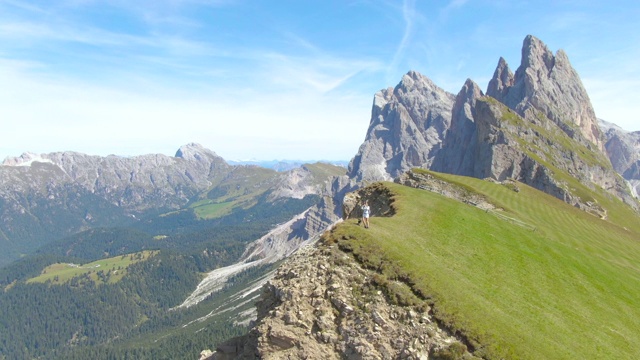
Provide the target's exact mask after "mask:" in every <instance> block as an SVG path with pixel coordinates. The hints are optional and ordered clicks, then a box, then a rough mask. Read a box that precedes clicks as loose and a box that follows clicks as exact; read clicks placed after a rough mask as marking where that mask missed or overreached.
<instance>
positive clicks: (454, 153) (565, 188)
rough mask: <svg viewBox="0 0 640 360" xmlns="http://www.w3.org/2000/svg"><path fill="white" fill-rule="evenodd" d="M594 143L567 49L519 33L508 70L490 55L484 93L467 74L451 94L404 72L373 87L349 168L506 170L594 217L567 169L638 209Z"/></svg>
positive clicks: (388, 174) (598, 135) (364, 174)
mask: <svg viewBox="0 0 640 360" xmlns="http://www.w3.org/2000/svg"><path fill="white" fill-rule="evenodd" d="M603 146H604V142H603V137H602V132H601V130H600V128H599V126H598V124H597V119H596V117H595V113H594V111H593V107H592V106H591V102H590V100H589V97H588V95H587V93H586V90H585V89H584V87H583V85H582V82H581V81H580V77H579V76H578V74H577V72H576V71H575V70H574V69H573V67H572V66H571V64H570V62H569V59H568V57H567V55H566V54H565V53H564V51H562V50H559V51H558V52H557V53H556V55H555V56H554V55H553V53H551V51H549V49H548V48H547V46H546V45H545V44H544V43H542V42H541V41H540V40H539V39H537V38H535V37H533V36H530V35H529V36H527V37H526V38H525V40H524V43H523V47H522V61H521V64H520V67H519V68H518V70H517V71H516V72H515V74H514V73H512V72H511V70H510V69H509V66H508V65H507V63H506V61H505V60H504V59H503V58H500V60H499V62H498V66H497V68H496V70H495V73H494V76H493V78H492V79H491V81H490V83H489V86H488V89H487V95H485V94H484V93H483V92H482V90H480V87H479V86H478V85H477V84H476V83H475V82H473V81H472V80H470V79H468V80H467V81H466V82H465V84H464V86H463V87H462V89H461V90H460V92H459V93H458V95H457V96H455V97H454V96H453V95H452V94H449V93H447V92H445V91H444V90H442V89H440V88H439V87H437V86H436V85H435V84H433V82H431V81H430V80H429V79H427V78H426V77H424V76H422V75H420V74H418V73H416V72H413V71H412V72H409V73H408V74H407V75H405V76H404V77H403V79H402V81H401V82H400V84H399V85H398V86H396V88H394V89H387V90H383V91H381V92H378V93H377V94H376V95H375V98H374V106H373V110H372V117H371V123H370V126H369V130H368V132H367V136H366V139H365V141H364V143H363V144H362V146H361V147H360V150H359V152H358V154H357V155H356V156H355V157H354V158H353V160H352V162H351V164H350V167H349V175H350V176H352V177H354V178H355V179H357V180H359V181H376V180H390V179H392V178H395V177H397V176H399V175H400V174H401V173H403V172H404V171H406V170H408V169H410V168H412V167H423V168H428V169H432V170H435V171H439V172H446V173H452V174H458V175H465V176H473V177H478V178H492V179H495V180H497V181H503V180H505V179H507V178H513V179H515V180H519V181H522V182H524V183H526V184H529V185H531V186H533V187H535V188H537V189H540V190H542V191H545V192H547V193H549V194H551V195H553V196H556V197H558V198H560V199H562V200H564V201H566V202H568V203H570V204H573V205H575V206H578V207H580V208H582V209H585V210H587V211H590V212H592V213H594V214H597V215H599V216H604V214H603V211H602V209H601V208H600V207H599V205H598V204H594V203H593V202H592V201H591V199H589V198H586V199H582V198H580V196H578V195H577V194H576V191H574V190H575V189H574V188H575V186H573V185H571V184H570V183H571V182H572V181H571V180H570V179H571V178H575V179H577V180H578V181H579V183H580V184H582V185H584V186H587V187H589V188H591V189H596V188H602V189H604V190H605V191H607V192H609V193H610V194H613V195H615V196H616V197H618V198H620V199H621V200H623V201H624V202H625V203H627V204H628V205H630V206H632V207H633V208H635V209H636V210H639V209H640V204H639V203H638V202H637V201H636V200H635V199H634V198H633V196H632V194H631V191H630V190H629V187H628V185H627V184H626V183H625V181H624V180H623V179H622V178H621V177H620V175H619V174H617V173H616V172H615V171H614V169H613V167H612V166H611V163H610V161H609V159H608V158H607V157H606V155H605V154H604V152H603V149H604V147H603ZM625 171H632V170H625Z"/></svg>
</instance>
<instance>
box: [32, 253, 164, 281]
mask: <svg viewBox="0 0 640 360" xmlns="http://www.w3.org/2000/svg"><path fill="white" fill-rule="evenodd" d="M156 253H157V251H142V252H139V253H135V254H128V255H121V256H116V257H112V258H108V259H101V260H97V261H94V262H90V263H87V264H64V263H57V264H52V265H49V266H47V267H46V268H45V269H44V270H42V273H41V274H40V275H39V276H37V277H34V278H31V279H29V280H27V283H46V282H48V281H50V282H51V283H52V284H64V283H67V282H69V281H71V279H73V278H79V277H83V276H88V277H89V279H91V280H93V282H95V283H98V284H99V283H101V282H102V283H115V282H118V281H120V279H122V278H123V277H124V276H125V274H126V273H127V268H128V267H129V265H131V264H135V263H137V262H139V261H144V260H147V259H148V258H149V257H151V256H153V255H155V254H156Z"/></svg>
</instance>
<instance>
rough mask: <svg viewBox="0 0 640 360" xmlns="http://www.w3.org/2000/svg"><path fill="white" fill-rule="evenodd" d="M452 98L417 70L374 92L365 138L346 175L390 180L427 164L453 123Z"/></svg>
mask: <svg viewBox="0 0 640 360" xmlns="http://www.w3.org/2000/svg"><path fill="white" fill-rule="evenodd" d="M453 103H454V96H453V94H450V93H448V92H446V91H444V90H443V89H441V88H440V87H438V86H436V85H435V84H434V83H433V82H432V81H431V80H430V79H428V78H427V77H425V76H423V75H421V74H420V73H417V72H415V71H410V72H409V73H407V74H406V75H404V76H403V77H402V80H401V81H400V83H399V84H398V85H397V86H396V87H395V88H393V89H392V88H388V89H385V90H381V91H379V92H378V93H376V94H375V96H374V100H373V108H372V110H371V122H370V124H369V129H368V130H367V135H366V138H365V141H364V143H363V144H362V145H361V146H360V149H359V150H358V153H357V154H356V156H355V157H354V158H353V160H351V163H350V164H349V172H348V175H349V176H350V177H352V178H354V179H356V180H357V181H365V182H366V181H376V180H391V179H393V178H395V177H396V176H398V175H400V174H402V173H403V172H404V171H406V170H408V169H410V168H412V167H415V166H426V165H428V164H429V163H430V161H431V159H432V158H433V156H434V154H436V153H437V151H438V150H439V148H440V144H441V142H442V139H443V138H444V135H445V132H446V131H447V129H448V128H449V123H450V121H451V107H452V106H453Z"/></svg>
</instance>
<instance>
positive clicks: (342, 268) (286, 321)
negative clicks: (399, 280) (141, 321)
mask: <svg viewBox="0 0 640 360" xmlns="http://www.w3.org/2000/svg"><path fill="white" fill-rule="evenodd" d="M375 279H376V273H375V272H373V271H371V270H366V269H364V268H362V267H361V266H359V265H358V263H357V262H356V261H355V260H354V259H353V258H351V257H350V256H349V255H346V254H344V253H342V252H341V251H339V250H337V249H336V248H335V246H333V247H331V246H326V245H324V246H320V247H318V248H315V247H306V248H303V249H302V250H301V251H300V252H298V253H296V254H295V255H293V256H292V257H291V258H289V259H288V260H287V262H286V263H285V264H283V265H282V266H281V267H280V268H279V269H278V270H277V273H276V275H275V277H274V278H273V279H272V280H271V281H270V282H269V283H268V284H267V286H266V287H265V288H264V289H263V294H262V295H261V298H260V301H259V303H258V305H257V307H258V318H257V322H256V325H255V326H254V327H253V329H252V330H251V332H250V333H249V334H248V335H247V336H245V337H241V338H235V339H232V340H230V341H228V342H227V343H224V344H221V345H219V346H218V348H217V349H216V352H215V353H214V354H212V355H210V356H208V357H207V359H255V358H260V359H310V358H313V359H398V358H402V359H426V358H436V357H437V356H438V355H439V354H442V353H444V352H445V351H449V352H455V353H458V354H460V355H462V354H464V353H465V352H466V346H465V345H463V344H462V343H461V342H460V341H459V340H458V339H456V338H455V337H454V336H452V335H450V334H448V333H447V331H445V330H443V329H442V328H440V327H439V326H438V324H437V323H436V321H435V320H434V319H433V318H432V317H431V315H430V314H429V306H428V305H427V304H426V303H421V304H419V305H411V306H409V305H407V306H401V305H397V304H392V303H390V302H389V301H388V300H387V298H386V297H385V295H384V293H383V291H381V290H380V288H379V287H378V285H377V284H376V280H375ZM207 355H208V354H207ZM467 355H469V354H467ZM469 356H470V355H469Z"/></svg>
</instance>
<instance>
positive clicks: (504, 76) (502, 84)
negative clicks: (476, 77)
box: [488, 56, 514, 100]
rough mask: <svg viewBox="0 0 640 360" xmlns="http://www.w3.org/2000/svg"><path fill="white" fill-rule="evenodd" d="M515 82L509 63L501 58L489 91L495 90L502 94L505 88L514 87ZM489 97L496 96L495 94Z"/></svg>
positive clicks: (490, 82)
mask: <svg viewBox="0 0 640 360" xmlns="http://www.w3.org/2000/svg"><path fill="white" fill-rule="evenodd" d="M513 80H514V78H513V72H511V69H509V64H507V61H506V60H505V59H504V58H503V57H502V56H501V57H500V60H498V66H497V67H496V71H495V72H494V73H493V78H492V79H491V81H489V88H488V89H494V90H495V91H497V92H498V93H500V94H501V93H502V92H503V91H504V89H505V88H509V87H511V86H513ZM489 95H491V96H494V95H495V94H493V95H492V94H489ZM494 97H495V96H494ZM498 100H500V99H498Z"/></svg>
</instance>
